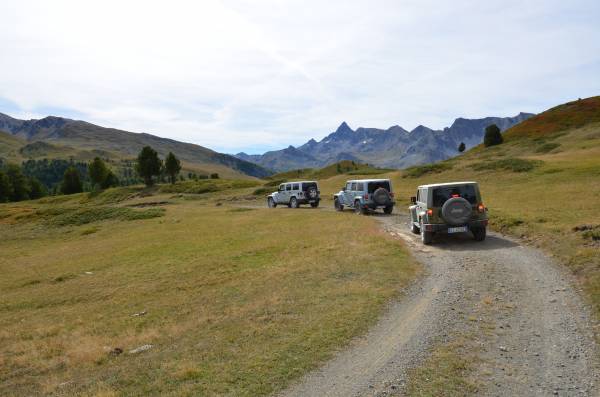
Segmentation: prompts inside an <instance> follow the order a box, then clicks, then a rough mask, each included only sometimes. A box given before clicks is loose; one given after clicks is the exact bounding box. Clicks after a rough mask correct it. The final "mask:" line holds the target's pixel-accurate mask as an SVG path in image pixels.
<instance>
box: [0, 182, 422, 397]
mask: <svg viewBox="0 0 600 397" xmlns="http://www.w3.org/2000/svg"><path fill="white" fill-rule="evenodd" d="M251 189H252V188H251V187H250V188H243V189H238V190H235V189H234V190H232V191H231V192H225V191H224V192H220V193H218V194H231V195H238V194H244V192H247V191H251ZM161 190H162V187H159V188H158V189H155V191H154V192H147V194H146V195H143V196H146V197H140V195H139V194H138V193H139V191H138V192H137V193H136V192H134V194H133V195H131V193H132V192H131V191H127V192H126V193H125V192H123V194H122V195H121V194H119V193H118V192H116V191H110V192H105V193H102V194H100V195H97V196H94V197H90V196H89V195H87V194H80V195H74V196H69V197H55V198H47V199H45V200H38V201H32V202H21V203H15V204H2V205H0V213H1V214H3V216H2V217H0V251H1V252H2V256H0V271H2V273H3V277H2V278H1V279H0V290H1V291H2V300H1V301H0V363H1V365H0V394H2V395H41V394H44V395H47V394H60V395H98V394H101V395H114V394H116V395H140V394H156V395H158V394H160V395H178V396H179V395H184V396H185V395H190V396H191V395H236V396H259V395H269V394H271V393H273V392H276V391H278V390H281V389H282V388H284V387H285V386H286V385H288V384H289V382H291V381H292V380H294V379H296V378H298V377H300V376H301V375H302V374H304V373H306V372H307V371H309V370H311V369H313V368H315V367H316V366H318V365H319V364H320V363H322V362H323V361H324V360H326V359H328V358H330V357H331V355H332V354H333V352H334V351H336V350H338V349H340V348H342V347H343V346H344V345H345V344H347V343H348V341H349V340H350V339H351V338H353V337H355V336H357V335H359V334H361V333H363V332H365V330H366V329H367V328H368V327H369V325H371V324H373V322H374V321H376V319H377V317H378V315H379V313H380V312H381V311H382V310H383V308H384V307H385V304H386V302H387V301H389V299H391V298H392V297H395V296H397V295H398V294H400V293H401V291H402V289H403V286H405V285H407V283H409V282H410V280H412V278H413V277H414V276H415V274H416V272H417V267H416V265H415V264H414V263H413V262H412V261H411V259H410V258H409V257H408V255H407V253H406V251H405V250H404V248H403V247H402V246H401V245H400V244H398V242H397V241H395V240H393V239H392V238H391V237H389V236H388V235H386V234H385V233H383V232H380V231H379V229H378V226H377V224H376V223H375V222H374V220H373V219H369V218H364V217H356V216H352V214H348V215H342V216H340V214H336V213H333V212H323V211H303V210H297V211H293V210H287V209H277V210H274V211H273V210H268V209H246V208H236V207H231V206H228V205H222V206H215V202H217V201H216V200H219V197H220V196H211V197H212V199H206V200H202V201H198V200H193V201H190V200H185V199H184V198H182V199H178V198H172V197H171V194H170V193H161ZM140 191H141V189H140ZM148 194H150V195H152V196H150V197H148ZM126 195H127V197H130V198H128V199H126V200H122V197H123V196H126ZM201 196H202V195H201ZM199 197H200V196H199ZM166 199H168V200H169V203H170V204H169V206H168V207H166V208H167V209H166V212H164V210H160V209H157V208H152V209H149V210H143V211H139V210H137V209H136V210H134V209H132V208H130V206H132V205H137V204H141V203H148V202H150V200H152V202H163V201H165V200H166ZM104 200H108V201H115V203H113V204H105V201H104ZM154 210H160V211H161V214H162V215H163V216H160V217H157V218H150V219H142V220H137V221H134V222H130V221H126V219H129V217H130V214H132V213H135V214H138V213H140V214H141V213H143V214H148V213H154V212H147V211H154ZM89 222H93V223H89ZM49 224H51V225H53V226H54V225H61V226H60V227H50V228H49V227H47V225H49ZM289 225H297V226H298V228H297V229H294V230H291V229H290V227H289ZM297 230H301V231H302V232H301V234H299V232H298V231H297ZM355 230H361V233H362V235H363V238H361V239H360V240H357V239H355V238H353V237H354V233H355V232H354V231H355ZM290 233H292V235H290ZM348 257H352V258H353V260H352V261H348V260H347V258H348ZM142 311H146V312H147V313H146V314H145V315H143V316H136V317H133V316H132V314H134V313H140V312H142ZM145 344H151V345H153V347H152V348H151V349H149V350H147V351H145V352H143V353H139V354H128V353H127V352H128V351H129V350H131V349H134V348H136V347H139V346H141V345H145ZM115 348H120V349H122V350H123V351H124V353H123V354H111V351H114V349H115Z"/></svg>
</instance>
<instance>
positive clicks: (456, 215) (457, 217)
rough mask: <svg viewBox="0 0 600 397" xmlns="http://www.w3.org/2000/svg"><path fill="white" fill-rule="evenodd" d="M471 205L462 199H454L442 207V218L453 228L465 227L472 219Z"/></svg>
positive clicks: (447, 201)
mask: <svg viewBox="0 0 600 397" xmlns="http://www.w3.org/2000/svg"><path fill="white" fill-rule="evenodd" d="M472 211H473V209H472V208H471V203H469V202H468V201H467V200H465V199H464V198H462V197H452V198H451V199H448V200H446V202H445V203H444V205H443V206H442V218H444V220H445V221H446V223H448V224H449V225H452V226H458V225H464V224H466V223H467V222H469V219H471V213H472Z"/></svg>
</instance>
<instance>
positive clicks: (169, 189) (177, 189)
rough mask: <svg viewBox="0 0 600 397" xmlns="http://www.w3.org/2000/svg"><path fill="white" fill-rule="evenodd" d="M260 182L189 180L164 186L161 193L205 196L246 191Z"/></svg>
mask: <svg viewBox="0 0 600 397" xmlns="http://www.w3.org/2000/svg"><path fill="white" fill-rule="evenodd" d="M259 184H260V182H258V181H253V180H241V179H240V180H235V179H234V180H227V179H204V180H198V181H195V180H187V181H183V182H181V181H180V182H177V183H175V184H168V185H162V186H161V187H160V191H161V192H162V193H190V194H203V193H212V192H220V191H223V190H229V189H244V188H249V187H254V186H258V185H259Z"/></svg>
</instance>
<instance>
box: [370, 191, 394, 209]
mask: <svg viewBox="0 0 600 397" xmlns="http://www.w3.org/2000/svg"><path fill="white" fill-rule="evenodd" d="M372 198H373V201H374V202H375V204H377V205H385V206H388V205H389V204H390V203H391V202H392V197H391V196H390V192H388V191H387V190H385V189H384V188H382V187H380V188H378V189H376V190H375V191H374V192H373V194H372Z"/></svg>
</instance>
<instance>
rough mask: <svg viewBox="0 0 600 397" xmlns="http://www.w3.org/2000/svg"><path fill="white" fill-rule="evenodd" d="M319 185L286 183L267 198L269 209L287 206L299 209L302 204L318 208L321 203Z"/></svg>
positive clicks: (302, 182)
mask: <svg viewBox="0 0 600 397" xmlns="http://www.w3.org/2000/svg"><path fill="white" fill-rule="evenodd" d="M320 195H321V192H320V191H319V184H318V183H317V182H316V181H299V182H286V183H282V184H281V185H279V190H277V191H276V192H274V193H271V194H269V195H268V196H267V205H268V206H269V208H275V207H277V205H278V204H285V205H287V206H288V207H290V208H298V207H299V206H300V204H310V206H311V207H313V208H316V207H318V206H319V201H321V197H320Z"/></svg>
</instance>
